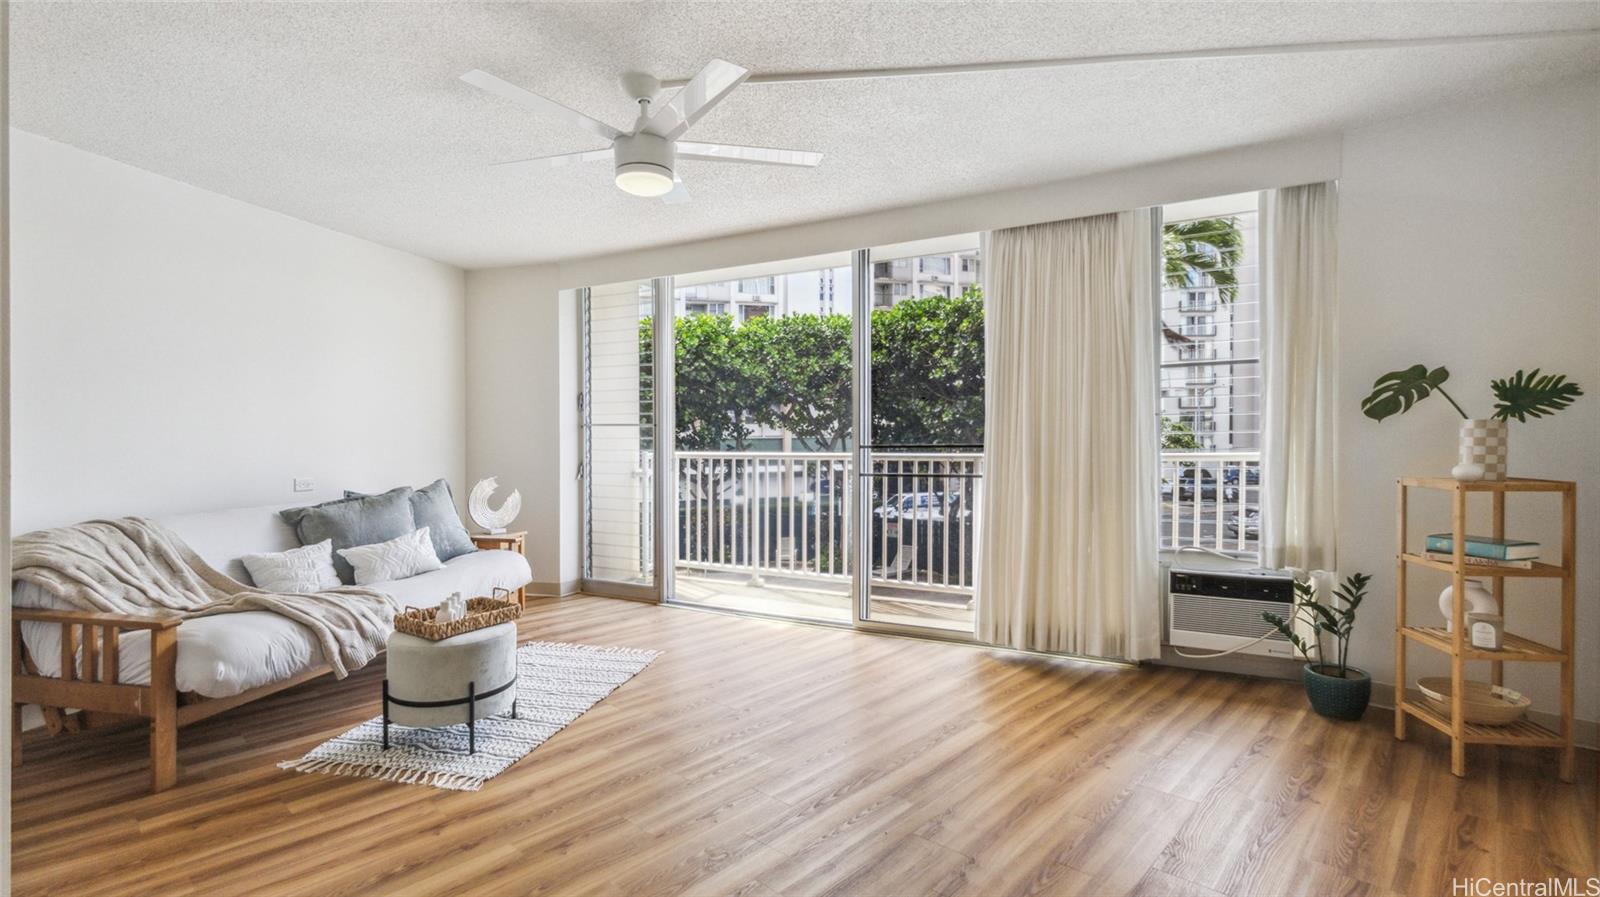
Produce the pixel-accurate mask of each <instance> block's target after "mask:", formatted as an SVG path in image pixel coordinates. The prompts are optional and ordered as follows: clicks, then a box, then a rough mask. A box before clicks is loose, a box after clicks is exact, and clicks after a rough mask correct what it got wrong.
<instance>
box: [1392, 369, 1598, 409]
mask: <svg viewBox="0 0 1600 897" xmlns="http://www.w3.org/2000/svg"><path fill="white" fill-rule="evenodd" d="M1449 379H1450V372H1449V371H1447V370H1445V369H1444V368H1443V367H1436V368H1433V369H1431V370H1430V369H1429V368H1428V366H1427V365H1425V364H1414V365H1412V366H1411V367H1408V368H1405V369H1403V370H1398V371H1390V372H1389V373H1387V374H1384V375H1383V376H1382V377H1379V378H1378V379H1377V380H1375V381H1373V383H1372V393H1371V394H1370V395H1368V396H1367V397H1366V398H1364V399H1362V400H1361V413H1362V414H1365V415H1366V416H1367V417H1370V418H1372V419H1373V420H1383V419H1384V418H1387V417H1393V416H1394V415H1396V414H1404V413H1406V412H1407V411H1410V410H1411V406H1413V405H1415V404H1417V403H1418V402H1420V401H1422V400H1423V399H1426V398H1427V397H1428V396H1431V395H1433V394H1434V393H1436V392H1437V393H1438V394H1439V395H1441V396H1444V397H1445V400H1446V401H1448V402H1449V403H1450V404H1451V406H1453V407H1454V408H1455V409H1456V413H1458V414H1460V415H1461V417H1462V418H1463V419H1464V420H1470V419H1471V415H1469V414H1467V412H1465V411H1463V410H1461V406H1460V405H1459V404H1457V403H1456V400H1455V399H1454V398H1452V397H1451V396H1450V394H1449V393H1447V392H1445V391H1444V382H1445V381H1446V380H1449ZM1489 389H1490V391H1491V392H1493V393H1494V397H1495V399H1496V401H1495V406H1494V415H1493V416H1494V418H1495V419H1496V420H1511V419H1512V418H1516V419H1517V420H1518V421H1520V422H1522V423H1527V422H1528V418H1530V417H1549V416H1550V415H1552V414H1555V413H1556V412H1557V411H1560V410H1561V409H1563V408H1566V407H1567V406H1569V405H1571V404H1572V403H1573V401H1574V400H1576V399H1577V398H1578V396H1581V395H1583V389H1582V387H1580V386H1578V384H1576V383H1573V382H1572V381H1570V380H1568V379H1567V376H1566V375H1565V374H1542V373H1540V371H1539V369H1538V368H1534V369H1533V370H1531V371H1523V370H1518V371H1517V372H1516V373H1515V374H1512V375H1511V376H1509V377H1503V378H1501V379H1499V380H1491V381H1489Z"/></svg>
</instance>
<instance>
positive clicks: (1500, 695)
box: [1417, 676, 1533, 726]
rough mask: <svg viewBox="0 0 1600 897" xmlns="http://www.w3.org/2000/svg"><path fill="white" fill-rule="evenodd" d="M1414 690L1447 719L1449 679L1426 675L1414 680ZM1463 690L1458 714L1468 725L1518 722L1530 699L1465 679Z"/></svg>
mask: <svg viewBox="0 0 1600 897" xmlns="http://www.w3.org/2000/svg"><path fill="white" fill-rule="evenodd" d="M1417 688H1418V689H1419V690H1421V692H1422V696H1423V698H1424V699H1425V700H1426V701H1427V703H1428V706H1430V707H1432V708H1433V709H1434V710H1437V711H1438V712H1439V713H1441V714H1443V715H1444V718H1445V719H1449V718H1450V677H1449V676H1430V677H1428V678H1426V679H1418V680H1417ZM1463 689H1464V690H1465V691H1466V695H1465V698H1466V700H1464V701H1463V702H1462V715H1463V716H1465V717H1466V718H1467V722H1469V723H1477V724H1479V725H1484V726H1509V725H1510V724H1512V723H1514V722H1516V721H1517V720H1519V719H1522V715H1523V714H1524V713H1527V712H1528V707H1529V706H1530V705H1532V704H1533V700H1532V699H1531V698H1528V697H1526V696H1524V695H1523V694H1522V693H1521V692H1518V691H1512V690H1511V689H1509V688H1506V687H1505V686H1503V685H1490V684H1489V683H1487V682H1477V681H1474V680H1472V679H1467V680H1465V682H1464V685H1463Z"/></svg>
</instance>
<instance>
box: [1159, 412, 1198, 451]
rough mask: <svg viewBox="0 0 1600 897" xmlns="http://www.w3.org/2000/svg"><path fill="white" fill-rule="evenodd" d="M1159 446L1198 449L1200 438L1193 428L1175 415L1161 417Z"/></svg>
mask: <svg viewBox="0 0 1600 897" xmlns="http://www.w3.org/2000/svg"><path fill="white" fill-rule="evenodd" d="M1161 447H1162V448H1164V449H1198V448H1200V439H1199V438H1198V437H1197V436H1195V435H1194V429H1193V428H1191V427H1190V426H1189V425H1188V424H1186V423H1184V422H1183V421H1181V420H1178V419H1177V418H1175V417H1165V416H1163V417H1162V418H1161Z"/></svg>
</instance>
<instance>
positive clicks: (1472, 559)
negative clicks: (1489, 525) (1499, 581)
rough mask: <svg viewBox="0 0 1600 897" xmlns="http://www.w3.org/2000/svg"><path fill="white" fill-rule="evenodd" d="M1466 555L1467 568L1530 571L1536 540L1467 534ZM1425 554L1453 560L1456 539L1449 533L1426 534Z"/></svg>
mask: <svg viewBox="0 0 1600 897" xmlns="http://www.w3.org/2000/svg"><path fill="white" fill-rule="evenodd" d="M1465 554H1466V563H1467V566H1469V567H1520V568H1521V569H1523V570H1531V569H1533V562H1534V560H1535V559H1537V558H1538V557H1539V543H1538V542H1527V541H1524V540H1522V539H1492V538H1490V537H1488V536H1468V537H1467V547H1466V551H1465ZM1427 555H1428V557H1429V558H1432V559H1433V560H1436V561H1443V562H1444V563H1446V564H1453V563H1455V559H1456V557H1455V539H1454V538H1453V537H1452V536H1451V534H1450V533H1434V534H1433V535H1431V536H1429V537H1428V544H1427Z"/></svg>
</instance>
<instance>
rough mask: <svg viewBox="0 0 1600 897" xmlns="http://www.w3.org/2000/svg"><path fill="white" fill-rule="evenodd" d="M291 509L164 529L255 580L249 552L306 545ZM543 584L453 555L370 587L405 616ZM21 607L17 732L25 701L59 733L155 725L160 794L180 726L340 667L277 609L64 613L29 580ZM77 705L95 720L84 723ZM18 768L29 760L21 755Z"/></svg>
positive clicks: (18, 587)
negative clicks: (449, 601)
mask: <svg viewBox="0 0 1600 897" xmlns="http://www.w3.org/2000/svg"><path fill="white" fill-rule="evenodd" d="M280 510H282V509H281V508H279V507H277V506H271V507H258V508H240V509H235V510H228V511H217V512H211V513H203V514H184V515H179V516H174V517H168V518H158V519H157V522H158V523H160V524H162V525H164V526H165V527H166V528H167V529H169V530H171V531H172V532H174V533H176V534H177V535H178V536H179V537H180V538H182V539H183V541H185V542H186V543H188V545H189V546H190V547H191V548H193V549H194V551H195V553H196V554H198V555H200V557H201V558H203V559H204V560H205V561H206V562H207V563H209V564H211V566H213V567H215V568H216V569H218V570H221V571H223V572H225V573H227V574H228V575H229V576H231V577H233V578H234V579H236V580H239V581H240V582H243V583H247V584H251V579H250V574H249V572H248V571H247V570H246V569H245V567H244V564H243V562H242V561H241V558H242V557H243V556H244V555H246V554H259V553H266V552H279V551H286V550H289V549H292V548H297V547H299V545H300V541H299V539H298V538H296V535H295V531H294V530H293V528H291V527H290V525H289V524H288V523H287V522H285V520H284V518H283V517H282V516H281V515H280ZM532 579H533V574H532V571H531V570H530V569H529V567H528V562H527V560H526V559H525V558H524V557H523V556H522V555H520V554H517V553H514V552H510V551H498V550H489V551H470V552H468V553H466V554H462V555H459V556H457V557H453V558H450V559H449V560H448V561H446V562H445V563H444V566H443V567H442V568H440V569H438V570H433V571H431V572H428V573H422V574H419V575H416V576H412V577H409V578H407V579H401V580H395V581H391V582H380V583H372V584H369V585H368V588H372V589H375V590H377V591H380V592H383V593H385V594H387V595H389V596H390V597H391V598H392V599H394V602H395V604H396V605H397V606H398V607H400V608H405V607H408V606H416V607H422V606H432V605H435V604H438V603H439V602H440V601H441V600H442V599H444V598H445V597H447V596H448V595H450V593H452V592H460V593H462V594H463V595H466V596H474V595H491V594H493V593H494V590H495V589H505V590H508V591H510V592H516V591H517V590H519V589H522V588H524V587H525V586H526V585H527V584H528V583H529V582H530V581H531V580H532ZM12 606H13V608H14V611H13V615H14V618H15V619H16V620H17V626H18V628H19V631H20V634H21V637H22V645H23V647H24V648H25V649H26V650H25V652H23V654H24V657H22V658H19V665H20V668H19V669H18V670H16V672H15V675H14V679H13V682H14V684H15V687H14V694H13V700H14V701H15V702H16V703H17V706H16V707H14V708H13V726H14V727H20V721H19V720H20V705H22V704H39V705H40V706H41V707H43V708H44V709H45V720H46V724H47V725H48V726H49V727H50V728H51V729H52V731H59V730H60V729H62V728H68V729H75V728H80V727H85V726H93V725H97V724H100V723H117V722H126V721H129V720H132V719H138V718H142V717H147V718H149V719H150V722H151V726H152V734H151V761H152V772H151V775H152V787H153V790H157V791H160V790H163V789H164V788H166V787H170V785H171V784H173V783H174V782H175V781H176V778H177V761H176V734H175V730H176V728H177V727H178V726H182V725H185V724H187V723H190V722H194V721H197V720H200V719H204V718H205V717H208V716H211V715H213V714H215V713H218V712H220V711H223V710H227V709H229V708H231V707H236V706H239V705H240V704H243V703H246V702H248V701H251V700H254V699H255V698H258V697H263V696H265V695H267V694H271V693H273V692H276V691H280V690H282V689H284V688H288V687H290V686H292V685H295V684H298V683H300V682H304V681H306V680H308V679H311V678H314V677H317V676H320V675H322V674H324V673H327V672H329V671H330V669H331V668H330V666H329V665H328V663H327V660H326V659H325V658H324V657H323V654H322V648H321V646H320V645H319V644H318V642H317V640H316V639H315V638H313V637H312V634H311V632H310V630H308V629H306V628H305V627H304V626H302V625H301V624H299V623H296V622H295V621H293V620H291V619H289V618H288V617H284V616H280V615H278V614H274V613H271V612H267V611H245V612H241V613H229V614H219V615H216V616H206V617H196V618H193V619H188V620H182V621H179V620H176V619H172V618H160V617H131V616H124V615H119V614H108V613H93V612H85V611H83V610H81V609H76V608H73V607H70V606H66V605H63V604H62V603H61V602H60V601H58V600H57V599H56V598H54V597H53V596H51V595H50V594H48V593H47V592H45V591H44V590H43V589H42V588H40V587H39V586H37V585H34V584H32V583H26V582H21V581H18V582H14V583H13V592H12ZM152 658H154V662H152ZM97 660H98V662H97ZM63 669H65V670H66V676H63V675H62V671H63ZM113 669H114V670H115V674H114V675H113V674H112V670H113ZM69 683H70V686H72V687H69ZM86 686H87V687H86ZM69 702H70V703H69ZM68 708H73V709H81V710H84V711H87V712H85V713H80V714H77V715H76V717H75V718H72V717H68V716H67V713H66V711H67V709H68ZM14 734H20V732H17V733H14ZM19 749H20V748H19ZM13 762H20V754H18V755H16V756H14V757H13Z"/></svg>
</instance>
